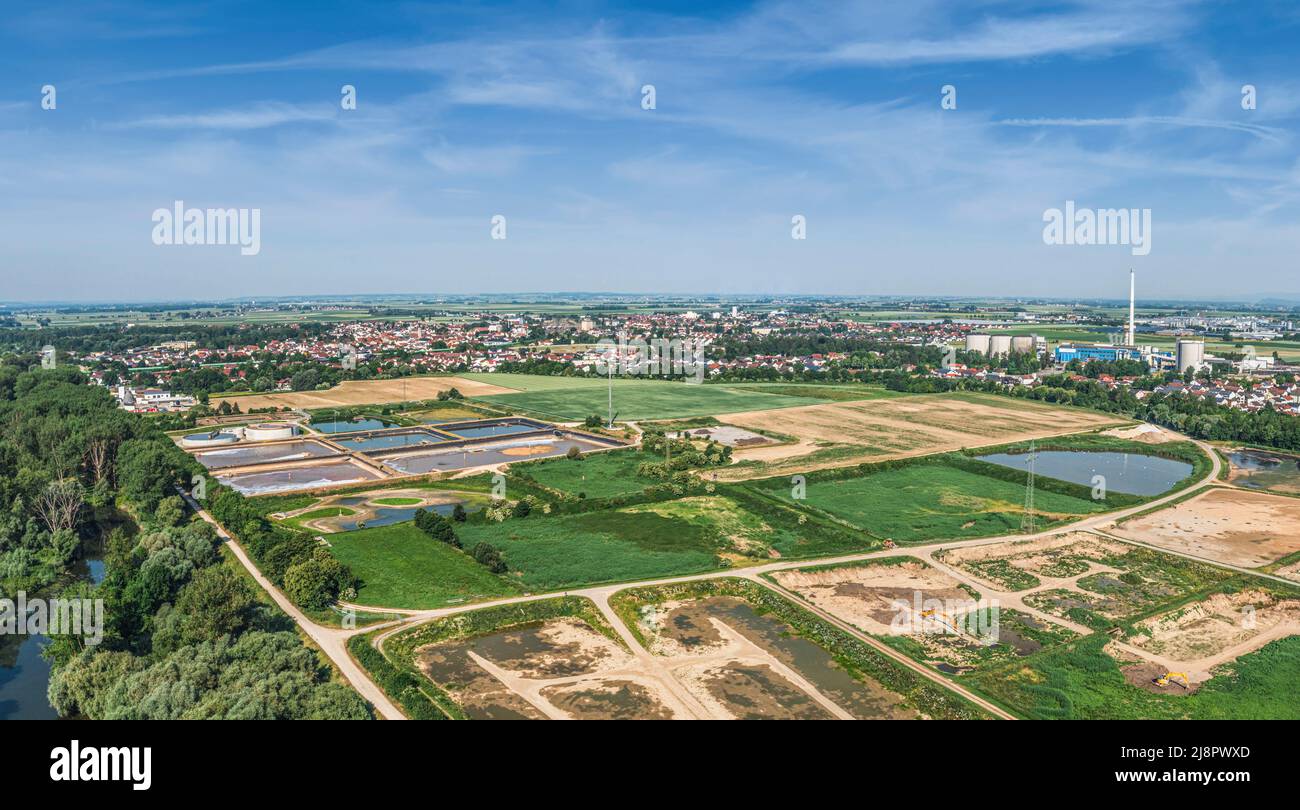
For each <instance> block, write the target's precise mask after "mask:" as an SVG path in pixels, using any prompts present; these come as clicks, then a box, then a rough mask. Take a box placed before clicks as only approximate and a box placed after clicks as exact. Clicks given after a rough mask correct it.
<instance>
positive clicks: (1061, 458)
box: [979, 450, 1192, 496]
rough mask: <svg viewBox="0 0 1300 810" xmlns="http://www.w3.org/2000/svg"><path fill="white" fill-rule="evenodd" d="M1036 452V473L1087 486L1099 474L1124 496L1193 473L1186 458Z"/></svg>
mask: <svg viewBox="0 0 1300 810" xmlns="http://www.w3.org/2000/svg"><path fill="white" fill-rule="evenodd" d="M1035 455H1036V456H1037V460H1036V462H1035V464H1034V471H1035V474H1036V475H1042V476H1047V477H1048V478H1056V479H1058V480H1061V481H1069V482H1071V483H1074V484H1082V485H1083V486H1086V487H1090V486H1092V485H1093V476H1096V475H1101V476H1104V477H1105V479H1106V489H1107V491H1109V492H1122V493H1125V494H1127V495H1142V496H1150V495H1159V494H1161V493H1162V492H1167V491H1169V490H1170V489H1171V488H1173V486H1174V484H1177V483H1178V482H1179V481H1181V480H1183V479H1184V478H1186V477H1187V476H1189V475H1191V473H1192V465H1191V464H1188V463H1187V462H1186V461H1175V460H1174V459H1169V458H1161V457H1160V456H1148V455H1143V454H1141V453H1115V452H1110V451H1106V452H1098V451H1068V450H1040V451H1038V452H1037V453H1036V454H1035ZM1028 459H1029V454H1028V453H1016V454H1014V455H1013V454H1010V453H992V454H990V455H987V456H979V460H980V461H987V462H989V463H992V464H997V465H1000V466H1002V467H1011V468H1013V469H1016V470H1024V469H1027V464H1028Z"/></svg>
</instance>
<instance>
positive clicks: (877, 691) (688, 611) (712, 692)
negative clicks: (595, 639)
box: [638, 597, 916, 720]
mask: <svg viewBox="0 0 1300 810" xmlns="http://www.w3.org/2000/svg"><path fill="white" fill-rule="evenodd" d="M638 627H639V629H640V631H641V632H642V633H643V634H644V635H645V636H646V637H648V639H649V644H648V647H649V649H650V651H651V652H652V653H653V654H654V655H655V657H656V658H661V660H663V663H664V665H665V667H666V669H667V671H668V672H669V673H671V677H673V678H674V679H675V680H677V681H678V682H679V683H681V684H682V685H683V686H684V687H685V689H686V691H688V692H689V693H690V694H691V695H692V696H693V697H694V699H695V700H696V701H698V703H699V705H700V706H701V707H703V709H704V710H705V713H706V714H707V716H709V717H714V718H737V719H831V718H838V719H842V720H847V719H852V718H858V719H870V718H900V719H901V718H908V717H915V716H916V713H915V712H914V711H911V710H909V709H906V708H904V707H903V706H902V705H900V704H901V703H902V698H901V696H899V695H897V694H895V693H893V692H890V691H888V690H887V689H885V688H884V687H883V686H881V685H880V684H878V683H876V682H874V681H871V682H865V681H860V680H856V679H854V678H853V677H852V676H850V675H849V674H848V673H846V672H845V671H844V670H843V668H841V667H839V666H838V665H837V664H836V663H835V661H834V659H832V658H831V657H830V655H829V654H828V653H826V651H825V650H823V649H822V648H820V647H817V646H816V645H814V644H813V643H812V642H810V641H807V640H806V639H802V638H799V637H797V636H794V635H792V634H791V633H790V632H789V628H788V627H787V626H786V625H784V624H782V623H780V622H777V621H774V620H773V619H771V618H769V617H766V616H760V615H758V614H757V613H755V612H754V611H753V609H752V608H751V607H749V605H748V604H746V603H744V602H742V601H741V600H736V599H731V598H727V597H720V598H708V599H698V600H689V601H685V602H666V603H664V604H661V605H658V606H656V607H655V609H653V610H650V611H648V612H643V613H642V615H641V617H640V619H639V621H638Z"/></svg>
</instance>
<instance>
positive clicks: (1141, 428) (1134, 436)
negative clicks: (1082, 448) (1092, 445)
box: [1101, 423, 1178, 444]
mask: <svg viewBox="0 0 1300 810" xmlns="http://www.w3.org/2000/svg"><path fill="white" fill-rule="evenodd" d="M1101 435H1103V436H1114V437H1115V438H1117V439H1128V440H1129V441H1134V442H1142V443H1144V444H1164V443H1165V442H1174V441H1178V437H1177V436H1175V435H1173V434H1171V433H1169V432H1168V431H1166V430H1163V429H1161V428H1159V427H1157V426H1155V425H1148V424H1145V423H1144V424H1141V425H1136V426H1134V427H1131V428H1112V429H1110V430H1103V431H1102V432H1101Z"/></svg>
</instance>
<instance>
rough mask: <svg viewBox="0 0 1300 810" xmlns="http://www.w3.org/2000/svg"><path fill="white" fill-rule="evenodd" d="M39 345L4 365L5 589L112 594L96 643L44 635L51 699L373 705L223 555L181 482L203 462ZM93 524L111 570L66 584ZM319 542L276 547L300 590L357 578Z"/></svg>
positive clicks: (75, 703)
mask: <svg viewBox="0 0 1300 810" xmlns="http://www.w3.org/2000/svg"><path fill="white" fill-rule="evenodd" d="M33 359H34V358H31V357H23V358H15V357H12V356H11V357H10V358H7V360H6V362H4V363H2V364H0V595H3V596H13V595H14V594H15V593H16V592H17V591H19V590H23V591H26V592H27V593H28V594H29V595H33V596H34V595H37V594H42V595H57V596H59V597H60V598H65V599H66V598H74V597H83V598H91V599H102V600H103V601H104V613H103V618H104V627H103V628H102V631H103V632H102V638H100V640H99V643H98V644H93V643H91V644H88V643H87V638H86V637H85V636H83V635H68V634H60V635H55V636H53V637H52V640H51V642H50V644H49V646H48V647H47V648H46V651H45V655H46V657H47V658H48V659H49V660H50V662H51V665H52V668H53V672H52V675H51V679H50V689H49V695H50V701H51V704H52V705H53V706H54V707H55V708H56V709H58V710H59V712H60V713H61V714H64V715H67V716H82V717H88V718H110V717H111V718H171V717H192V718H205V717H261V718H275V717H340V718H347V717H367V716H369V709H368V708H367V706H366V705H365V703H364V701H362V700H361V699H360V697H359V696H358V695H356V693H354V692H353V691H352V690H350V689H348V688H346V687H344V686H340V685H337V684H332V683H330V682H329V673H328V670H326V669H325V668H323V667H322V665H321V663H320V661H319V660H318V659H317V657H316V655H315V653H314V652H313V651H311V650H310V649H308V648H307V647H305V646H304V645H303V644H302V642H301V640H300V639H299V638H298V636H297V634H296V633H295V632H294V631H293V625H292V622H290V621H289V620H288V619H287V618H286V617H284V616H283V615H282V614H280V613H279V612H278V611H275V610H273V609H272V608H268V607H266V606H263V605H261V604H260V603H258V601H257V600H256V598H255V595H254V591H253V587H252V586H251V585H250V584H249V581H248V580H247V579H246V578H245V577H244V576H243V574H242V573H240V572H239V571H238V570H236V569H235V568H232V567H230V566H228V565H226V564H224V563H223V562H222V559H221V556H220V554H219V551H218V545H219V543H218V538H217V535H216V532H215V530H214V529H213V528H212V527H211V526H210V525H208V524H207V523H205V522H203V521H201V520H198V519H197V518H194V517H193V516H191V515H190V514H189V513H188V512H187V511H186V509H185V506H184V503H183V502H182V501H181V499H180V497H179V496H177V495H176V493H175V487H176V485H177V484H180V483H183V482H188V479H189V475H190V473H191V472H192V471H193V468H194V462H193V461H192V460H190V459H189V457H188V456H186V454H185V453H183V452H182V451H181V450H180V449H179V448H177V447H176V446H175V445H174V444H173V443H172V442H171V440H170V439H168V438H167V436H166V435H164V434H163V433H162V432H161V431H160V430H159V427H158V424H157V422H156V420H151V419H150V418H148V417H145V416H140V415H135V414H128V413H126V412H125V411H122V410H121V409H119V408H118V407H117V405H116V403H115V402H114V400H113V398H112V397H111V396H110V395H109V393H108V392H107V391H106V390H104V389H103V388H102V387H98V386H91V385H87V384H86V380H85V379H84V377H82V375H80V374H79V373H78V372H77V371H76V370H75V369H72V368H69V367H60V368H57V369H52V370H40V369H39V368H36V369H33V368H30V366H31V363H32V361H33ZM235 497H238V496H235ZM239 500H240V502H241V503H242V498H241V499H239ZM92 538H102V542H103V543H104V546H105V557H104V563H105V577H104V579H103V581H102V582H100V583H99V584H98V585H91V584H90V583H88V582H77V583H75V584H71V585H68V584H67V583H68V581H69V578H68V577H67V576H66V574H67V572H68V568H69V566H70V564H71V563H73V562H74V561H75V560H76V558H77V557H78V555H79V554H80V553H81V550H82V548H83V545H84V543H83V540H88V539H92ZM308 543H310V538H308ZM264 551H266V550H265V549H264ZM313 551H316V549H315V547H314V545H313V546H312V547H310V548H308V549H306V550H304V551H302V552H301V553H294V554H281V555H279V556H278V557H277V560H278V561H279V562H280V563H282V564H283V565H284V568H285V569H287V572H286V571H281V576H282V578H283V579H284V580H286V587H288V585H289V584H290V583H292V584H293V586H294V588H295V589H297V590H298V591H299V596H300V597H301V599H302V601H303V602H304V603H307V602H315V603H319V602H320V601H321V600H322V599H323V598H324V597H322V596H321V594H322V593H324V594H326V595H327V596H328V598H329V599H331V600H332V599H333V597H334V595H335V594H337V592H338V589H339V587H340V585H341V584H342V583H345V582H350V581H351V576H350V574H348V573H346V569H343V570H342V571H340V570H339V569H341V568H342V566H341V565H340V564H339V563H338V562H337V561H336V560H334V559H333V558H332V557H328V555H326V557H328V558H327V559H323V560H322V559H319V556H318V555H314V554H313ZM267 553H269V551H268V552H267ZM294 566H298V568H300V569H301V570H296V569H295V567H294ZM319 581H324V582H325V583H326V584H324V585H319V584H317V583H318V582H319Z"/></svg>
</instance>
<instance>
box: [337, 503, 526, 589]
mask: <svg viewBox="0 0 1300 810" xmlns="http://www.w3.org/2000/svg"><path fill="white" fill-rule="evenodd" d="M329 540H330V544H331V545H332V546H333V549H332V551H333V552H334V556H335V557H337V558H338V559H339V560H340V561H341V562H343V563H346V564H347V565H348V566H349V567H350V568H351V569H352V572H353V573H354V574H356V575H357V576H358V577H359V578H360V579H361V587H360V588H359V589H358V591H357V601H358V602H359V603H361V604H367V605H382V606H383V607H397V608H436V607H446V606H447V605H449V604H455V603H458V602H464V601H470V600H474V599H485V598H489V597H498V596H511V595H513V594H516V593H518V592H519V588H518V587H517V586H516V585H515V584H514V583H513V582H511V581H510V580H509V579H506V578H504V577H499V576H497V575H496V574H493V573H492V572H490V571H488V570H487V569H486V568H484V567H483V566H482V565H479V564H478V563H477V562H475V561H474V559H473V558H472V557H470V556H469V555H468V554H466V553H465V552H463V551H459V550H457V549H454V548H452V547H451V546H449V545H447V544H446V543H440V542H438V541H437V540H433V539H431V538H430V537H429V536H428V535H426V534H424V532H421V531H420V530H419V529H417V528H415V524H414V523H410V522H407V523H396V524H393V525H392V526H380V527H378V528H374V529H358V530H356V531H351V532H344V533H341V534H332V535H330V536H329ZM465 545H466V547H467V548H472V547H473V544H472V543H468V542H467V543H466V544H465Z"/></svg>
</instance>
